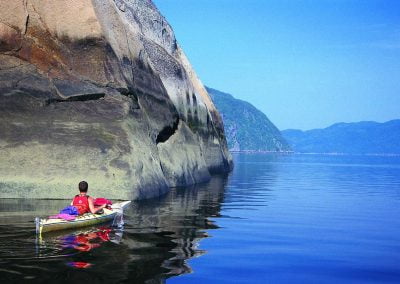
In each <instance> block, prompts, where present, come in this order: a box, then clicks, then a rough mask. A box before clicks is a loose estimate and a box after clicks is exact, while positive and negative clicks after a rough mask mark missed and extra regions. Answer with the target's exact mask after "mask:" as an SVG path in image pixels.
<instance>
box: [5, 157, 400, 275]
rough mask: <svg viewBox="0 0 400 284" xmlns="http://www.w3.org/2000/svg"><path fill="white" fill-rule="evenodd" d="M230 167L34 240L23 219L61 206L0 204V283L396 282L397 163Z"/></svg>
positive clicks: (399, 270) (321, 160) (257, 162)
mask: <svg viewBox="0 0 400 284" xmlns="http://www.w3.org/2000/svg"><path fill="white" fill-rule="evenodd" d="M234 159H235V169H234V171H233V172H232V173H231V174H230V176H229V177H214V178H213V179H212V180H211V182H209V183H207V184H203V185H198V186H196V187H192V188H182V189H174V190H172V191H171V192H170V193H169V194H167V195H166V196H163V197H160V198H157V199H152V200H147V201H141V202H136V203H133V204H132V206H131V207H129V208H128V210H126V216H125V226H124V228H123V229H118V228H113V227H111V226H110V224H106V225H102V226H96V227H92V228H87V229H83V230H80V231H70V232H59V233H54V234H49V235H47V236H43V238H42V239H36V238H35V231H34V225H33V222H32V220H33V217H34V216H37V215H40V216H45V215H49V214H51V213H53V212H54V211H57V210H58V209H59V208H61V207H63V206H64V205H65V203H66V201H51V200H40V201H24V200H1V201H0V211H1V215H0V240H1V241H0V276H1V279H4V280H8V281H9V282H19V281H21V280H24V281H34V282H51V281H53V280H57V281H58V282H67V281H68V282H70V281H78V282H83V281H86V282H88V283H89V282H104V281H108V282H111V283H116V282H133V283H163V282H168V283H382V282H385V283H398V282H400V218H399V216H400V215H399V213H400V157H393V156H391V157H382V156H327V155H271V154H237V155H236V154H235V156H234ZM71 191H73V190H71ZM73 194H74V192H71V196H72V195H73Z"/></svg>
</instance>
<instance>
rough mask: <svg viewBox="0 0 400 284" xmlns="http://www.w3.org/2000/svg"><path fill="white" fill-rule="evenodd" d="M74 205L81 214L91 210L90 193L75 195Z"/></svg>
mask: <svg viewBox="0 0 400 284" xmlns="http://www.w3.org/2000/svg"><path fill="white" fill-rule="evenodd" d="M72 205H73V206H75V207H76V209H78V212H79V215H82V214H85V213H89V212H90V209H89V196H88V195H84V196H82V195H75V197H74V200H73V201H72Z"/></svg>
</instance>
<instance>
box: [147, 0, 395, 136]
mask: <svg viewBox="0 0 400 284" xmlns="http://www.w3.org/2000/svg"><path fill="white" fill-rule="evenodd" d="M153 2H154V3H155V4H156V5H157V7H158V8H159V10H160V11H161V13H162V14H163V15H164V16H165V17H166V19H167V20H168V22H169V23H170V24H171V25H172V27H173V29H174V31H175V34H176V37H177V39H178V42H179V44H180V45H181V46H182V48H183V50H184V51H185V53H186V54H187V56H188V57H189V60H190V61H191V63H192V65H193V66H194V68H195V70H196V72H197V73H198V75H199V77H200V79H201V80H202V81H203V83H204V84H205V85H208V86H210V87H213V88H216V89H218V90H221V91H224V92H228V93H231V94H232V95H234V96H235V97H236V98H239V99H243V100H246V101H249V102H250V103H252V104H253V105H255V106H256V107H257V108H259V109H260V110H261V111H263V112H264V113H265V114H266V115H267V116H268V117H269V118H270V119H271V121H272V122H274V123H275V125H276V126H277V127H278V128H279V129H287V128H298V129H312V128H323V127H327V126H329V125H331V124H333V123H335V122H356V121H361V120H375V121H380V122H383V121H387V120H391V119H395V118H400V111H399V109H400V1H397V0H153Z"/></svg>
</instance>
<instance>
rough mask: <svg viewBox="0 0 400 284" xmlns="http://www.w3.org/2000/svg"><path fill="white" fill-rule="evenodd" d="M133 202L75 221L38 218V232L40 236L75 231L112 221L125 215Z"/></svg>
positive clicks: (78, 218) (116, 204) (90, 214)
mask: <svg viewBox="0 0 400 284" xmlns="http://www.w3.org/2000/svg"><path fill="white" fill-rule="evenodd" d="M130 203H131V201H124V202H120V203H115V204H113V205H112V208H111V209H107V208H104V209H103V211H104V213H102V214H92V213H87V214H84V215H82V216H78V217H77V218H76V219H75V220H71V221H66V220H62V219H41V218H36V230H37V233H38V234H42V233H46V232H51V231H59V230H66V229H75V228H81V227H86V226H92V225H96V224H100V223H104V222H107V221H111V220H113V219H114V217H115V216H116V215H117V214H123V209H124V208H126V207H127V206H128V205H129V204H130Z"/></svg>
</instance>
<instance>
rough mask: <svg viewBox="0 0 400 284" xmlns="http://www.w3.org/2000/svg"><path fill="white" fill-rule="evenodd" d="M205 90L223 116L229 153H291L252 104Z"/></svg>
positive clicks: (277, 133)
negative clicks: (231, 151)
mask: <svg viewBox="0 0 400 284" xmlns="http://www.w3.org/2000/svg"><path fill="white" fill-rule="evenodd" d="M207 91H208V93H209V94H210V96H211V98H212V100H213V102H214V104H215V106H216V107H217V109H218V111H219V112H220V114H221V115H222V120H223V122H224V126H225V135H226V138H227V141H228V147H229V149H230V150H233V151H246V150H250V151H274V152H287V151H291V149H290V146H289V144H288V143H287V142H286V141H285V139H284V138H283V137H282V135H281V133H280V131H279V129H278V128H276V126H275V125H274V124H273V123H272V122H271V121H270V120H269V119H268V118H267V116H266V115H265V114H264V113H262V112H261V111H259V110H258V109H256V108H255V107H254V106H253V105H251V104H250V103H248V102H245V101H242V100H238V99H235V98H234V97H233V96H232V95H230V94H227V93H223V92H220V91H218V90H215V89H212V88H208V87H207Z"/></svg>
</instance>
